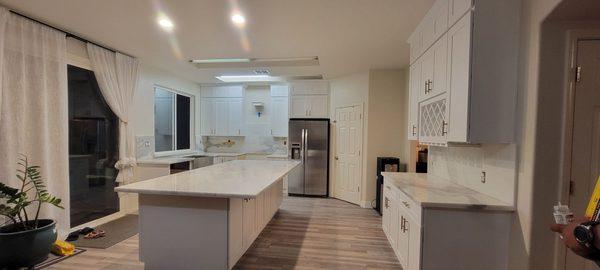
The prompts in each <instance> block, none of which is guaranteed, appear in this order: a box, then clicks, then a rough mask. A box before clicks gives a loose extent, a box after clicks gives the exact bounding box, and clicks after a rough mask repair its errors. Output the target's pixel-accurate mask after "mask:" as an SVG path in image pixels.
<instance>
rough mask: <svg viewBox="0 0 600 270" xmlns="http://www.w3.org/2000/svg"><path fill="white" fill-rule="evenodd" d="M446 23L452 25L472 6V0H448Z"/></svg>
mask: <svg viewBox="0 0 600 270" xmlns="http://www.w3.org/2000/svg"><path fill="white" fill-rule="evenodd" d="M449 2H450V3H449V4H450V5H449V10H448V23H449V25H450V26H452V25H453V24H454V23H456V22H457V21H458V20H459V19H460V18H461V17H462V16H463V15H465V13H467V11H469V10H470V9H471V7H472V0H449Z"/></svg>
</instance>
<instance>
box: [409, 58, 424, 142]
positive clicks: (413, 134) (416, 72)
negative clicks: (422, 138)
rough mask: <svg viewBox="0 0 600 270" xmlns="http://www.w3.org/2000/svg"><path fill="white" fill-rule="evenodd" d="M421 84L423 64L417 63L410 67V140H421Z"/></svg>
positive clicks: (422, 87)
mask: <svg viewBox="0 0 600 270" xmlns="http://www.w3.org/2000/svg"><path fill="white" fill-rule="evenodd" d="M422 85H423V84H421V62H420V61H417V62H415V63H413V64H412V65H411V66H410V80H409V93H408V129H407V130H408V134H407V136H408V139H409V140H417V139H419V136H418V134H419V91H422V89H424V86H422Z"/></svg>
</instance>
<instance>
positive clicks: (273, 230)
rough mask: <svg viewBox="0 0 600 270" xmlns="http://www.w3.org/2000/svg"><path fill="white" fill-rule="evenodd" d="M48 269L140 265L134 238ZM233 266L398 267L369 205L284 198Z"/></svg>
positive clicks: (239, 267) (242, 267) (88, 252)
mask: <svg viewBox="0 0 600 270" xmlns="http://www.w3.org/2000/svg"><path fill="white" fill-rule="evenodd" d="M50 269H143V264H142V263H140V262H138V237H137V236H134V237H132V238H130V239H128V240H126V241H124V242H121V243H119V244H117V245H115V246H113V247H111V248H108V249H104V250H102V249H88V251H87V252H85V253H83V254H81V255H78V256H76V257H73V258H70V259H68V260H65V261H63V262H61V263H58V264H56V265H54V266H53V267H51V268H50ZM234 269H401V267H400V265H399V263H398V260H397V259H396V256H395V255H394V252H393V250H392V248H391V247H390V244H389V243H388V241H387V239H386V237H385V235H384V233H383V230H382V229H381V218H380V217H379V215H377V213H376V212H375V211H374V210H371V209H363V208H360V207H358V206H355V205H352V204H349V203H346V202H343V201H339V200H335V199H314V198H298V197H285V198H284V201H283V204H282V205H281V208H280V209H279V211H278V212H277V214H276V215H275V218H274V219H273V220H271V222H270V223H269V225H268V226H267V227H266V228H265V229H264V231H263V232H262V233H261V235H260V236H259V237H258V239H256V241H255V242H254V244H253V246H252V247H251V248H250V249H249V250H248V251H247V252H246V254H245V255H244V256H243V257H242V258H241V259H240V261H239V262H238V264H237V265H236V266H235V268H234Z"/></svg>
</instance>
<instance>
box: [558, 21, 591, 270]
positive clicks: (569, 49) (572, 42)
mask: <svg viewBox="0 0 600 270" xmlns="http://www.w3.org/2000/svg"><path fill="white" fill-rule="evenodd" d="M582 40H600V30H598V29H586V30H568V31H567V44H566V57H567V65H566V67H565V70H564V74H565V75H564V76H565V84H566V85H565V89H566V93H565V96H564V103H563V105H564V108H565V109H564V111H563V116H564V118H563V119H564V127H563V140H562V145H563V146H562V153H563V154H562V166H561V171H562V172H561V176H560V183H559V189H560V190H559V201H560V202H561V203H562V204H565V205H568V204H569V199H570V196H571V195H570V186H571V185H570V182H571V162H572V160H573V157H572V152H573V127H574V119H573V118H574V117H575V88H576V84H575V80H576V72H577V70H576V69H577V53H578V48H577V44H578V42H579V41H582ZM555 246H556V247H557V248H556V250H555V255H556V256H555V258H556V259H555V266H556V269H561V270H564V269H566V268H567V265H566V256H567V248H566V247H565V245H563V244H562V243H561V241H560V239H558V237H557V238H556V240H555Z"/></svg>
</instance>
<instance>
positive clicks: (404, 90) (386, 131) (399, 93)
mask: <svg viewBox="0 0 600 270" xmlns="http://www.w3.org/2000/svg"><path fill="white" fill-rule="evenodd" d="M406 73H407V71H406V70H404V69H376V70H371V71H370V72H369V75H370V76H369V105H368V108H369V110H368V112H369V113H368V117H369V118H368V132H367V133H368V138H367V140H366V142H367V143H366V152H365V153H366V155H365V156H366V159H367V170H366V173H367V175H366V179H365V186H364V188H363V189H362V191H363V198H364V199H363V200H365V201H366V202H368V203H369V205H370V202H371V201H373V200H375V192H376V187H377V186H376V178H375V177H376V174H377V157H382V156H384V157H399V158H400V163H401V164H406V163H407V162H408V160H407V153H408V151H407V143H406V142H407V136H406V135H407V131H406V128H407V126H408V123H407V121H408V110H407V104H408V102H407V99H408V83H407V77H406Z"/></svg>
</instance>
